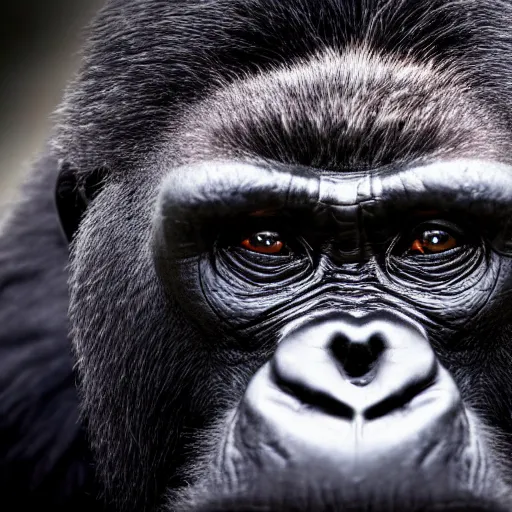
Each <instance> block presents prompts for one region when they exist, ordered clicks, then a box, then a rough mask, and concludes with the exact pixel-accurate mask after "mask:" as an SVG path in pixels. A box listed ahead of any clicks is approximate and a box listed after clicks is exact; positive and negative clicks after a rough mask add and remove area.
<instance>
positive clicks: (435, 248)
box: [407, 229, 459, 254]
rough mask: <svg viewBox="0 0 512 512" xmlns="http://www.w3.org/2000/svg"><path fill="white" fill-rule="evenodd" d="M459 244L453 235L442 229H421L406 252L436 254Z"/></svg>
mask: <svg viewBox="0 0 512 512" xmlns="http://www.w3.org/2000/svg"><path fill="white" fill-rule="evenodd" d="M458 245H459V242H458V240H457V238H455V236H453V235H452V234H451V233H449V232H448V231H445V230H442V229H428V230H424V231H422V232H421V233H420V234H419V236H418V237H416V238H415V239H414V241H413V242H412V243H411V244H410V246H409V248H408V251H407V252H408V254H437V253H441V252H445V251H449V250H450V249H453V248H455V247H457V246H458Z"/></svg>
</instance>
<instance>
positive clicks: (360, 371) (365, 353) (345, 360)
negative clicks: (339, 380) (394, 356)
mask: <svg viewBox="0 0 512 512" xmlns="http://www.w3.org/2000/svg"><path fill="white" fill-rule="evenodd" d="M385 348H386V344H385V341H384V339H383V337H382V336H381V335H380V334H377V333H376V334H372V335H371V336H370V338H368V339H367V340H351V339H350V338H349V337H348V336H346V335H345V334H342V333H338V334H336V336H335V337H334V338H333V340H332V341H331V343H330V351H331V354H332V355H333V356H334V358H335V359H336V360H337V361H338V362H339V364H340V365H341V367H342V369H343V371H344V373H345V374H346V375H347V377H348V378H349V379H351V380H352V383H353V384H356V385H361V386H363V385H365V384H368V383H369V382H370V381H371V380H372V378H373V374H374V372H375V369H376V366H377V363H378V361H379V359H380V356H381V355H382V353H383V352H384V350H385Z"/></svg>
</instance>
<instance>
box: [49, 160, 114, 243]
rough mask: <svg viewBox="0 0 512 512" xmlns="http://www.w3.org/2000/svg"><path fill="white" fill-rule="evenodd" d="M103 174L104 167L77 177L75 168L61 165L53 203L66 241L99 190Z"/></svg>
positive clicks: (69, 240) (76, 227)
mask: <svg viewBox="0 0 512 512" xmlns="http://www.w3.org/2000/svg"><path fill="white" fill-rule="evenodd" d="M105 176H106V171H105V169H98V170H96V171H94V172H92V173H90V174H89V175H88V176H87V177H85V178H84V177H79V174H78V173H77V171H76V169H73V168H72V167H71V166H70V165H69V164H63V165H62V166H61V169H60V172H59V176H58V178H57V185H56V188H55V204H56V207H57V213H58V216H59V220H60V225H61V228H62V231H63V233H64V236H65V237H66V239H67V241H68V243H70V242H71V241H72V240H73V237H74V235H75V233H76V231H77V230H78V226H79V224H80V221H81V219H82V216H83V214H84V213H85V211H86V210H87V206H88V205H89V203H90V202H91V201H92V200H93V199H94V197H95V196H96V195H97V194H98V193H99V192H100V190H101V188H102V185H103V182H104V181H105Z"/></svg>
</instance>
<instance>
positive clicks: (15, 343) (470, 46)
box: [0, 0, 512, 510]
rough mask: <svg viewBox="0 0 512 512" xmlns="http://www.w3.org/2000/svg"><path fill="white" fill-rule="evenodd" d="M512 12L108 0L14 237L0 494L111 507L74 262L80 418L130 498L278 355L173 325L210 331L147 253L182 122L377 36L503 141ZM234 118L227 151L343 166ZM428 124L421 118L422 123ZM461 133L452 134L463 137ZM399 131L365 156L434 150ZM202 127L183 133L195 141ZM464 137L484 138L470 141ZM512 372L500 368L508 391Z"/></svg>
mask: <svg viewBox="0 0 512 512" xmlns="http://www.w3.org/2000/svg"><path fill="white" fill-rule="evenodd" d="M510 19H512V3H511V2H509V1H505V0H493V1H488V0H465V1H464V0H460V1H442V0H432V1H425V0H397V1H380V0H366V1H364V2H363V1H361V2H359V1H355V0H354V1H350V0H349V1H341V0H322V1H319V2H312V1H309V0H296V1H292V0H197V1H195V0H194V1H192V0H176V1H169V0H145V1H135V0H110V1H109V2H107V4H106V6H105V8H104V9H103V10H102V11H101V12H100V13H99V15H98V17H97V19H96V21H95V23H94V25H93V27H92V30H91V36H90V39H89V42H88V44H87V45H86V48H85V56H84V60H83V64H82V67H81V70H80V72H79V74H78V76H77V78H76V79H75V80H74V81H73V82H72V83H71V84H70V86H69V88H68V91H67V93H66V96H65V99H64V101H63V103H62V105H61V107H60V109H59V111H58V113H57V121H56V128H55V133H54V135H53V137H52V140H51V145H50V148H49V149H48V152H47V153H48V155H47V156H45V157H44V158H43V159H42V160H41V161H40V162H39V163H38V164H37V165H36V166H35V167H34V172H33V174H32V177H31V178H30V180H29V181H28V183H27V185H26V186H25V188H24V191H23V199H22V201H21V202H20V203H19V204H18V205H17V206H16V208H15V209H14V211H13V212H12V213H11V214H10V217H9V219H8V220H7V222H6V224H5V225H4V227H3V233H2V236H1V238H0V464H1V465H0V491H1V492H2V496H3V497H6V498H5V499H6V502H9V501H12V502H13V503H16V505H15V508H14V509H13V510H23V509H24V508H23V507H36V506H37V507H40V508H43V505H45V506H51V507H53V510H57V509H58V507H62V510H78V509H79V507H84V509H85V508H86V509H87V510H93V509H94V508H95V507H100V505H99V502H97V499H98V496H99V495H100V494H102V490H100V488H99V487H98V485H97V484H96V483H95V482H94V476H93V468H92V465H91V456H90V454H89V452H88V449H87V448H86V445H87V443H86V442H85V436H84V433H83V431H82V429H81V427H80V424H81V422H80V421H78V411H77V404H78V399H77V396H76V391H75V378H74V373H73V370H72V368H73V363H72V361H73V360H72V358H71V356H70V348H71V346H70V345H71V343H70V341H69V338H68V320H67V309H68V304H69V298H68V291H67V288H66V279H67V277H68V276H69V279H70V290H71V309H70V315H71V318H72V320H73V326H72V338H73V343H74V346H75V357H76V360H77V362H78V366H79V368H80V379H81V402H82V404H83V410H84V411H85V414H84V418H83V420H84V421H83V422H84V425H86V426H88V427H89V428H90V430H91V435H90V443H91V445H92V447H93V449H94V451H95V455H96V458H97V461H98V463H97V468H96V469H97V471H98V474H99V476H100V478H101V480H102V482H103V483H104V485H105V487H106V491H107V496H108V498H109V499H110V500H111V501H113V502H115V507H117V508H125V509H126V510H143V509H147V510H151V509H154V507H155V506H157V505H159V504H161V503H162V502H163V501H164V499H165V497H164V495H165V493H166V492H167V490H168V489H169V488H170V489H172V488H173V486H175V487H176V488H179V486H180V485H183V484H184V483H187V481H188V478H189V477H190V475H191V474H192V473H191V472H190V469H195V467H194V461H192V463H191V464H190V465H189V466H187V465H186V464H185V463H186V462H189V460H190V459H191V457H190V454H194V455H195V453H196V451H197V450H196V446H198V445H201V446H202V445H203V444H204V443H203V442H201V436H203V437H205V436H207V435H208V431H206V430H204V427H205V425H211V424H212V423H215V422H217V421H218V420H219V412H218V411H221V412H224V411H226V410H227V408H228V406H229V405H232V403H234V402H236V400H237V398H239V396H240V394H241V392H243V389H244V387H245V384H246V382H247V380H248V379H249V377H250V375H251V374H252V373H253V371H254V370H255V369H256V368H257V367H258V365H259V364H261V362H262V361H263V360H265V358H267V357H268V356H269V354H270V353H271V349H270V348H269V346H266V352H265V351H262V352H261V353H258V358H257V359H255V360H252V359H251V358H249V357H248V356H247V354H246V353H245V352H244V351H243V350H240V351H237V350H233V352H232V353H230V354H228V355H226V354H223V355H220V356H219V355H212V353H211V349H210V347H209V346H207V345H206V344H202V343H197V347H196V348H195V349H194V350H193V352H194V353H193V355H191V352H192V349H191V347H190V346H187V345H185V344H183V343H181V344H180V343H179V341H180V340H181V339H182V338H188V339H200V340H204V336H203V335H202V334H201V333H200V332H199V331H200V329H198V328H197V326H194V325H190V323H188V322H186V321H185V320H184V319H183V317H182V315H181V313H180V312H179V311H180V310H179V306H178V305H176V304H175V303H173V302H172V300H168V299H167V298H166V297H165V293H164V291H163V290H162V286H161V284H160V283H159V282H158V280H157V279H156V277H155V272H154V269H153V263H152V260H151V258H150V256H149V254H148V251H146V250H143V249H141V248H144V249H145V248H147V247H149V246H150V242H151V232H150V230H151V223H152V215H153V208H154V204H155V201H156V184H157V183H159V182H160V180H161V179H162V177H163V175H164V172H165V165H166V164H167V163H169V162H171V161H172V157H173V156H175V155H174V154H173V151H174V150H173V148H172V144H173V142H174V141H175V140H177V138H178V135H177V132H178V131H179V130H180V129H181V128H182V124H181V123H183V122H184V120H186V121H187V122H189V123H190V124H193V122H192V121H190V111H191V110H193V109H195V108H197V109H199V111H200V112H201V113H202V114H203V115H206V114H209V115H211V116H212V118H214V117H215V113H216V111H214V112H213V114H212V113H211V111H210V110H209V109H208V108H206V110H201V108H204V106H205V105H206V107H209V106H211V105H214V106H215V105H216V103H215V102H214V101H212V97H214V93H215V91H217V90H219V89H221V88H226V87H228V86H230V87H234V88H236V87H238V80H239V79H241V78H247V77H254V76H255V75H256V74H257V73H262V75H263V76H265V74H266V73H269V72H270V71H272V70H274V69H276V68H278V67H279V66H282V65H284V64H290V63H298V62H299V61H302V60H307V59H308V58H310V57H311V56H314V55H320V54H322V53H325V50H326V48H327V49H334V50H336V51H340V52H341V51H343V50H344V49H347V48H349V49H354V48H356V49H361V48H363V49H364V48H368V49H369V50H370V51H371V52H375V53H381V54H385V55H393V59H394V60H393V65H394V66H397V65H398V64H399V63H400V62H404V61H407V62H409V61H410V62H420V63H422V64H425V65H427V66H432V67H434V68H436V69H437V70H438V71H440V72H442V73H445V74H444V75H443V79H444V78H446V80H442V84H441V85H443V86H446V90H447V91H448V94H451V93H452V92H453V90H452V89H451V87H452V85H453V83H452V82H451V77H452V76H454V75H455V74H456V76H457V80H458V81H459V82H462V81H463V82H464V84H465V87H466V89H467V91H469V93H470V94H471V97H472V100H473V102H474V104H477V105H481V106H482V109H481V111H479V112H480V113H482V116H481V121H482V123H481V124H479V125H478V128H479V129H481V135H482V138H481V139H479V140H483V139H485V138H486V136H487V135H489V133H490V130H494V132H493V134H492V135H496V137H495V138H498V139H499V138H500V137H503V138H504V137H505V134H508V133H510V129H511V127H512V109H511V108H510V99H509V98H510V96H511V93H512V31H510V30H508V28H509V27H508V25H509V20H510ZM233 84H234V85H233ZM219 94H221V95H222V94H223V93H222V92H221V93H219ZM453 95H454V96H455V93H453ZM203 101H206V103H201V102H203ZM209 102H211V103H209ZM277 103H278V101H277V100H276V104H277ZM281 108H284V107H282V106H281ZM463 113H464V114H467V112H463ZM267 114H268V113H264V114H263V116H265V115H267ZM370 114H371V113H370ZM370 114H368V115H370ZM484 114H485V115H484ZM187 116H188V117H187ZM245 119H247V116H246V117H245ZM465 119H467V118H465ZM370 121H371V120H370ZM370 121H368V125H369V124H371V123H370ZM468 123H469V121H468ZM372 126H373V127H375V125H372ZM465 126H466V127H467V123H466V124H465ZM237 127H238V129H240V125H237ZM223 128H224V131H223V136H224V138H217V139H215V141H214V143H212V146H214V147H215V148H216V150H218V154H217V155H215V156H218V155H225V154H231V152H232V146H233V141H240V140H242V141H244V140H250V141H251V143H252V146H251V145H250V144H246V147H244V148H243V151H246V152H256V153H258V154H259V155H260V156H261V157H262V158H267V159H269V158H272V159H277V160H281V161H284V162H287V163H290V162H292V163H299V164H303V165H306V164H307V165H313V164H314V165H317V166H325V167H328V168H329V167H333V168H334V167H335V163H333V162H330V161H329V158H332V156H333V154H334V155H336V154H338V153H336V148H335V150H334V151H333V152H332V154H331V153H330V152H326V154H324V155H320V156H319V157H318V158H319V159H318V161H314V160H312V159H311V153H312V150H311V148H309V147H306V149H304V146H301V148H302V149H304V151H303V153H302V154H300V155H299V156H297V151H296V149H297V148H291V147H288V146H286V145H285V144H280V143H279V140H281V139H284V137H281V139H279V137H278V143H277V144H276V145H275V146H272V145H267V144H266V142H267V141H268V139H267V138H266V137H262V140H261V141H257V140H256V142H254V141H255V138H254V137H252V138H249V137H246V139H244V137H245V136H246V135H247V133H248V132H250V130H251V129H253V130H254V131H255V132H256V131H258V130H257V129H254V126H249V125H245V126H243V128H242V129H240V132H237V131H236V130H235V129H233V130H232V131H230V130H229V129H230V128H231V126H230V125H228V127H227V128H228V129H227V130H226V126H224V127H223ZM376 128H378V126H377V127H376ZM468 132H469V130H468ZM375 133H380V132H378V130H376V132H375ZM436 133H437V132H436ZM479 133H480V132H479ZM433 134H434V132H428V130H426V131H425V135H426V136H427V138H428V136H430V135H433ZM471 134H472V135H473V136H474V135H475V133H474V132H471ZM363 135H364V134H363ZM409 135H410V133H409ZM437 135H439V133H437ZM441 135H442V139H443V141H444V142H446V138H447V135H446V133H445V132H442V134H441ZM459 135H460V133H459V132H458V131H456V133H448V136H453V137H452V138H453V143H454V144H455V145H457V144H459V143H460V142H461V141H460V140H459V139H458V138H457V137H458V136H459ZM440 138H441V136H440ZM489 138H490V139H491V138H493V137H491V136H490V135H489ZM476 139H477V137H475V140H476ZM404 140H405V142H404V141H400V144H399V146H397V144H398V142H397V141H396V140H395V139H394V138H393V137H390V139H389V140H388V142H387V144H386V146H385V148H381V153H380V154H379V155H378V158H377V157H376V158H375V160H373V161H371V162H363V163H364V164H365V165H375V164H386V163H389V161H390V160H392V159H393V158H394V155H396V153H397V151H398V149H399V150H400V151H401V150H402V149H403V148H404V147H407V148H408V149H411V148H409V146H407V143H410V144H412V149H411V150H410V151H404V152H403V154H400V158H403V159H407V158H410V157H411V155H412V156H417V153H418V152H421V151H425V150H428V151H430V150H431V149H432V148H427V149H425V148H424V147H421V148H419V147H418V144H417V140H416V139H415V138H414V137H412V136H409V137H405V139H404ZM429 140H430V139H429ZM493 140H494V139H493ZM199 142H201V141H199ZM202 142H204V138H203V139H202ZM450 142H452V139H450ZM469 142H474V141H469ZM188 143H189V141H185V140H184V139H183V138H181V139H180V144H181V148H183V147H185V146H186V144H188ZM317 143H318V139H316V140H313V141H312V143H311V145H312V147H314V145H315V144H317ZM463 143H464V144H467V146H468V147H469V146H471V148H473V150H474V149H475V146H474V145H471V144H469V143H468V139H467V138H464V140H463ZM506 143H508V142H507V141H504V142H503V144H504V145H505V144H506ZM393 144H395V146H393ZM404 144H405V146H404ZM415 144H416V145H415ZM205 146H206V144H205ZM170 147H171V149H169V148H170ZM269 147H270V148H271V149H272V148H273V149H274V150H275V151H276V153H277V154H276V153H271V152H270V151H269ZM397 147H398V149H397ZM200 149H201V148H200V144H199V145H198V151H199V150H200ZM366 149H367V150H368V149H370V151H369V153H370V154H373V155H375V153H372V151H371V147H370V148H366ZM434 149H435V148H434ZM205 151H206V150H205ZM176 152H178V150H176ZM183 152H185V151H183ZM339 154H341V153H339ZM366 154H368V151H367V152H366ZM162 155H165V158H163V157H162ZM336 162H338V163H339V159H337V160H336ZM359 163H361V162H359V161H358V164H359ZM353 164H354V162H353V161H348V162H342V166H347V165H353ZM63 168H64V169H70V170H71V171H72V173H73V174H74V175H75V176H76V183H74V184H73V186H75V185H76V187H77V191H78V192H79V193H78V194H77V195H76V201H82V200H83V201H84V203H87V202H88V201H90V202H91V204H90V207H89V209H88V210H87V215H86V216H85V217H84V219H83V220H82V222H81V224H80V228H79V231H78V235H77V237H76V239H75V242H74V244H73V245H72V263H71V266H70V269H68V268H67V263H68V256H69V249H68V246H67V244H66V242H65V237H64V235H63V232H62V230H61V228H60V226H59V222H58V216H57V213H56V210H55V204H54V194H55V183H56V180H57V175H58V174H59V172H60V171H61V170H62V169H63ZM98 170H102V171H101V179H100V181H101V182H104V183H105V184H106V187H105V190H106V191H107V192H106V193H103V192H102V191H99V192H98V191H97V190H93V191H92V192H91V186H90V184H88V183H87V179H88V178H89V177H90V176H91V175H92V174H93V173H95V172H96V173H97V172H98ZM92 188H93V189H94V187H92ZM74 200H75V199H74ZM84 208H85V206H84ZM79 211H80V212H81V211H82V210H81V209H80V210H79ZM69 215H75V216H76V213H73V214H71V213H69ZM78 220H79V218H78V216H77V217H76V222H73V225H75V224H77V223H78ZM100 221H101V222H100ZM75 227H76V226H75ZM70 231H72V229H71V228H70ZM91 247H94V248H101V254H99V253H98V252H96V251H93V250H91ZM127 275H129V276H135V278H134V279H133V280H129V279H126V276H127ZM162 312H165V314H163V313H162ZM120 347H122V348H120ZM248 359H249V361H248ZM84 361H85V363H84ZM134 361H136V362H137V364H134ZM241 362H244V363H245V364H246V366H245V367H244V368H243V369H239V367H240V368H241V366H242V365H241V364H240V363H241ZM237 365H238V366H237ZM484 365H485V366H486V367H489V366H491V362H490V361H489V360H485V361H484ZM227 368H229V369H230V370H231V369H232V368H235V369H233V370H232V373H229V371H228V370H227ZM502 371H503V369H502ZM499 373H500V371H499V370H498V371H497V372H496V374H499ZM483 374H485V372H483ZM479 378H480V376H479V375H475V376H474V379H475V381H476V380H478V379H479ZM502 380H503V379H496V381H493V382H487V383H486V385H487V387H488V388H489V389H496V388H497V387H498V386H499V385H501V382H502ZM487 400H488V402H490V403H491V408H492V409H493V411H494V412H496V413H497V414H496V415H499V416H500V417H501V418H502V420H501V423H500V424H499V425H498V427H499V428H500V429H501V431H502V432H504V431H507V430H508V429H509V427H510V414H509V410H510V408H509V407H508V406H509V405H510V406H512V404H508V403H507V404H504V403H503V401H501V402H500V401H499V400H497V399H496V397H495V396H491V397H489V398H488V399H487ZM197 431H200V432H201V434H200V435H198V434H197ZM212 432H215V430H212ZM212 435H215V434H212ZM206 442H211V439H207V440H206V441H205V443H206ZM187 470H188V471H187ZM8 498H9V499H8ZM11 498H12V499H11ZM112 506H114V505H112Z"/></svg>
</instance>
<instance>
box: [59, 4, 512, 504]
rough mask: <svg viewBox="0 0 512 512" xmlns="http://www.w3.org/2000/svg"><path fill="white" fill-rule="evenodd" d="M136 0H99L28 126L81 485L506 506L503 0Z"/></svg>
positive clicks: (150, 499) (120, 494)
mask: <svg viewBox="0 0 512 512" xmlns="http://www.w3.org/2000/svg"><path fill="white" fill-rule="evenodd" d="M161 4H162V2H156V1H155V2H152V1H146V2H142V3H136V2H133V3H130V2H128V7H125V6H126V2H120V1H119V2H116V1H113V2H110V4H107V7H106V8H105V10H104V11H103V14H102V15H100V17H99V18H98V21H97V24H96V32H94V34H96V35H95V37H93V40H92V43H91V45H90V47H89V49H88V53H87V55H88V57H87V58H86V60H85V63H84V68H83V70H82V73H81V74H80V76H79V77H78V79H77V82H76V83H75V84H74V85H73V86H72V87H71V88H70V93H69V94H68V97H67V100H66V103H65V104H64V107H63V109H62V110H63V112H62V116H63V118H62V119H63V120H62V122H61V123H60V129H59V131H58V133H57V136H56V138H55V143H54V147H55V148H56V150H57V151H59V154H61V155H62V159H63V167H62V171H61V177H60V189H59V194H58V199H59V208H60V213H61V217H62V219H63V224H64V227H65V230H66V232H67V233H68V235H69V237H70V238H71V239H72V251H71V265H70V316H71V321H72V335H73V341H74V347H75V351H76V356H77V361H78V369H79V373H80V378H81V397H82V404H83V412H84V418H85V420H86V422H87V426H88V430H89V435H90V439H91V442H92V446H93V448H94V452H95V455H96V460H97V466H98V472H99V475H100V477H101V478H102V480H103V482H104V483H105V486H106V490H107V492H108V493H109V497H110V498H111V499H112V500H114V501H115V502H116V504H117V506H118V507H119V508H125V509H127V510H144V509H145V510H151V509H153V508H155V507H157V506H158V505H162V504H163V503H167V505H168V507H170V509H172V510H205V511H213V510H223V511H227V510H233V511H235V510H236V511H241V510H248V509H253V508H254V509H255V508H257V507H259V508H258V509H259V510H260V509H261V510H272V511H275V510H287V511H288V510H314V511H319V510H334V509H335V510H339V509H343V510H345V509H347V510H355V511H359V510H378V511H388V510H389V511H392V510H393V511H394V510H404V511H405V510H407V511H414V510H418V511H419V510H434V509H435V510H479V511H483V510H493V511H494V510H499V509H501V508H500V507H503V508H505V509H506V508H509V507H510V506H511V505H512V500H511V487H510V485H511V483H510V475H512V465H511V463H510V461H509V460H508V457H507V456H506V454H507V453H508V452H509V450H510V448H511V446H510V436H509V434H510V433H512V424H511V415H510V410H511V405H512V404H511V402H512V388H511V384H510V378H509V372H510V353H511V341H512V339H511V335H510V322H511V320H512V318H511V316H512V313H511V312H510V311H509V308H508V296H509V293H510V290H511V289H512V288H511V286H512V282H511V279H512V259H511V256H512V245H511V243H512V232H511V226H510V218H511V215H510V214H511V209H512V201H511V198H512V167H511V165H512V163H511V162H510V158H509V155H510V154H511V153H510V149H511V148H510V141H511V140H512V137H511V133H510V121H511V120H510V119H509V117H508V116H509V114H510V112H509V110H510V109H509V107H508V106H507V101H508V99H507V96H506V94H505V93H506V88H507V87H511V86H512V80H510V78H512V77H508V79H509V80H508V82H507V73H508V72H509V70H510V69H512V62H509V61H511V60H512V42H510V41H508V39H507V38H508V37H509V36H508V35H505V34H502V32H503V31H505V27H503V28H502V23H501V21H500V20H502V19H507V18H506V17H504V14H503V10H501V11H500V9H508V10H509V11H510V10H511V7H510V6H508V4H507V5H502V4H501V3H500V4H499V7H498V3H492V2H491V3H489V2H485V3H484V2H482V3H479V2H477V1H476V0H475V1H471V2H470V1H468V2H466V3H465V4H461V3H457V4H455V3H451V2H435V1H432V2H424V1H423V2H412V1H411V2H387V3H385V5H383V4H382V3H381V2H378V1H369V2H366V3H365V6H364V8H363V7H361V6H359V5H358V4H356V3H355V2H338V1H335V0H322V2H320V3H319V4H318V5H316V4H315V6H311V5H308V3H307V2H288V1H284V0H280V2H279V3H273V2H265V1H263V0H253V1H245V2H242V1H231V2H224V1H214V2H208V3H203V2H197V3H196V2H184V3H181V2H176V3H172V5H167V3H165V5H161ZM466 4H467V5H466ZM507 12H508V11H507ZM510 14H511V15H512V12H511V13H510ZM120 20H121V21H122V23H121V22H120ZM148 20H149V21H150V22H151V23H149V25H148ZM148 26H152V27H153V29H154V30H149V29H148ZM107 29H110V30H113V32H112V33H111V34H109V33H108V30H107ZM498 33H499V34H500V35H501V36H502V38H501V39H500V40H499V42H498V43H496V45H495V46H493V48H492V50H490V49H489V45H488V44H487V43H488V41H489V40H490V35H491V34H494V35H496V34H498ZM102 37H103V39H102ZM495 39H496V38H495ZM507 45H509V46H507ZM498 56H499V58H500V59H501V60H499V59H498ZM498 61H499V65H498ZM169 91H170V92H169ZM98 170H99V171H98ZM70 185H71V186H70Z"/></svg>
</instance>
